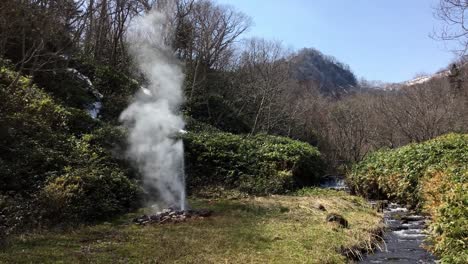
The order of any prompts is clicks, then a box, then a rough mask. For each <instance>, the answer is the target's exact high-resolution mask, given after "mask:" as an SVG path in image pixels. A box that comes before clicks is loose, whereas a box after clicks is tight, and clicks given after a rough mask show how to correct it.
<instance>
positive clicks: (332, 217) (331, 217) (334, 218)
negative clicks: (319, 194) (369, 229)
mask: <svg viewBox="0 0 468 264" xmlns="http://www.w3.org/2000/svg"><path fill="white" fill-rule="evenodd" d="M326 220H327V222H335V223H337V224H338V225H339V226H340V227H344V228H348V220H346V219H345V218H344V217H343V216H342V215H339V214H334V213H331V214H328V215H327V218H326Z"/></svg>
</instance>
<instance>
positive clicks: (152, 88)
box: [120, 10, 185, 210]
mask: <svg viewBox="0 0 468 264" xmlns="http://www.w3.org/2000/svg"><path fill="white" fill-rule="evenodd" d="M167 21H168V18H167V16H166V15H165V14H163V13H162V12H159V11H156V10H154V11H151V12H150V13H148V14H146V15H145V16H143V17H140V18H137V19H135V20H134V21H133V22H132V24H131V26H130V28H129V32H130V33H129V37H128V42H129V48H130V51H131V53H132V55H133V56H134V58H135V61H136V62H137V64H138V66H139V68H140V70H141V72H142V73H143V74H144V75H145V77H146V79H147V82H148V85H147V87H144V89H142V90H143V91H145V92H140V93H139V94H138V95H137V96H136V99H135V101H134V102H133V103H132V104H131V105H130V106H129V107H128V108H127V109H125V111H124V112H123V113H122V114H121V116H120V119H121V120H122V121H124V122H125V124H127V125H128V126H129V128H130V133H129V138H128V140H129V145H130V146H129V150H128V151H129V152H128V153H129V155H130V158H131V159H133V160H134V161H136V163H137V164H138V167H139V169H140V171H141V173H142V174H143V176H144V185H145V189H146V190H147V192H149V193H150V194H151V195H153V198H154V201H152V202H155V203H156V207H157V208H156V209H158V210H160V209H161V208H164V207H168V206H172V207H175V208H177V209H181V210H184V209H185V175H184V149H183V143H182V140H180V139H178V138H177V136H178V134H179V131H181V130H183V128H184V121H183V119H182V117H181V115H180V113H179V107H180V105H181V103H182V102H183V91H182V84H183V81H184V75H183V73H182V69H181V67H180V65H179V63H178V62H177V60H176V59H175V57H174V55H173V52H172V50H171V48H170V47H169V46H168V45H167V44H166V43H165V38H167V36H168V35H169V34H170V32H169V31H170V28H169V26H168V23H167Z"/></svg>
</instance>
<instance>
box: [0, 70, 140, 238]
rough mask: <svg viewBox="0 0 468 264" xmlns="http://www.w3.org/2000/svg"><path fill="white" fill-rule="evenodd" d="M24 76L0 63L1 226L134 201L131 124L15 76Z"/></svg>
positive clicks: (105, 212) (88, 213)
mask: <svg viewBox="0 0 468 264" xmlns="http://www.w3.org/2000/svg"><path fill="white" fill-rule="evenodd" d="M16 76H17V73H16V72H14V71H13V70H11V69H9V68H7V67H1V68H0V97H1V98H2V103H1V104H0V232H3V233H5V234H7V233H10V232H14V231H15V229H16V227H17V226H20V227H21V228H22V229H25V228H26V227H29V226H38V225H42V224H44V223H49V222H57V220H59V219H62V220H80V221H93V220H96V219H103V218H105V217H109V216H112V215H114V214H117V213H120V212H124V211H128V210H130V209H132V208H134V207H135V206H136V203H138V202H139V199H138V193H139V188H138V187H137V185H136V183H135V178H136V173H134V172H133V171H132V170H131V169H130V166H128V164H127V163H126V161H125V160H124V157H123V156H122V155H123V154H122V153H123V146H124V139H125V133H124V131H123V130H122V129H120V128H118V127H115V126H112V125H109V124H107V123H104V122H102V121H99V120H93V119H92V118H90V117H89V116H88V115H87V113H86V112H85V111H83V110H80V109H77V108H72V107H67V106H64V105H62V104H60V103H59V102H62V103H63V100H56V98H54V97H53V94H52V95H51V94H48V93H46V92H45V90H43V89H42V88H40V87H38V86H37V85H35V84H34V83H33V82H32V81H31V79H30V77H27V76H21V77H20V78H19V79H18V81H17V82H16V83H13V81H14V80H15V78H16ZM2 230H3V231H2Z"/></svg>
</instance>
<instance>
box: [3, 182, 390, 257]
mask: <svg viewBox="0 0 468 264" xmlns="http://www.w3.org/2000/svg"><path fill="white" fill-rule="evenodd" d="M300 194H301V195H297V196H270V197H255V198H254V197H251V198H241V199H229V200H228V199H214V200H209V199H203V200H202V199H193V200H191V201H190V202H191V204H192V205H193V206H194V207H195V208H209V209H212V210H214V212H215V213H214V215H213V216H212V217H209V218H206V219H197V220H190V221H187V222H184V223H180V224H165V225H148V226H138V225H134V224H132V223H131V219H132V218H133V217H134V216H136V215H138V214H141V212H138V213H135V214H129V215H126V216H124V217H122V218H120V219H116V220H115V221H112V222H109V223H101V224H97V225H93V226H84V227H80V228H73V229H69V230H56V231H43V232H39V231H38V232H34V233H28V234H23V235H20V236H16V237H13V238H12V239H11V240H10V241H9V243H8V244H7V245H6V246H5V247H4V248H2V249H1V250H0V263H346V262H347V260H346V258H345V257H344V256H343V255H342V252H343V251H345V250H346V249H350V248H356V247H368V246H369V244H370V243H371V240H372V237H373V235H374V234H375V232H376V230H379V228H380V227H381V216H380V215H379V214H378V213H376V212H375V211H374V210H372V209H371V208H369V206H368V205H367V203H366V202H365V201H364V200H363V199H361V198H358V197H353V196H350V195H347V194H345V193H343V192H336V191H326V190H318V189H317V190H308V191H303V192H301V193H300ZM319 205H323V206H324V207H325V208H326V210H327V211H321V210H319V209H318V206H319ZM329 212H335V213H339V214H342V215H343V216H344V217H345V218H346V219H347V220H348V221H349V228H340V227H338V226H337V225H335V224H333V223H327V222H326V221H325V218H326V215H327V213H329Z"/></svg>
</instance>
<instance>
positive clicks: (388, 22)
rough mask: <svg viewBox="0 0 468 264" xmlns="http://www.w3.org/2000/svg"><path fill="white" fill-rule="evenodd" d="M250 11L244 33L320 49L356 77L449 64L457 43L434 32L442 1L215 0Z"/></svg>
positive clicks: (400, 77)
mask: <svg viewBox="0 0 468 264" xmlns="http://www.w3.org/2000/svg"><path fill="white" fill-rule="evenodd" d="M217 2H218V3H220V4H227V5H231V6H233V7H234V8H235V9H237V10H238V11H241V12H243V13H245V14H246V15H248V16H250V17H251V18H252V20H253V25H252V27H251V28H250V30H249V31H248V32H247V33H246V34H244V37H246V38H248V37H254V36H255V37H262V38H265V39H268V40H277V41H281V42H282V43H283V44H284V45H285V47H287V48H292V49H294V50H298V49H301V48H304V47H307V48H316V49H318V50H320V51H321V52H322V53H324V54H326V55H332V56H334V57H335V58H337V59H338V60H339V61H341V62H343V63H346V64H348V65H349V66H350V67H351V69H352V70H353V72H354V73H355V75H356V76H357V77H358V78H361V77H364V78H366V79H368V80H379V81H384V82H402V81H406V80H410V79H412V78H413V77H415V75H417V74H422V73H425V74H432V73H435V72H436V71H438V70H440V69H442V68H444V67H446V66H447V65H448V64H449V63H450V62H451V61H452V60H453V59H454V58H455V55H454V54H453V53H452V52H451V51H450V50H451V49H453V45H454V43H444V42H441V41H437V40H434V39H433V38H431V37H430V35H431V33H433V32H434V30H437V29H438V28H440V26H441V22H440V21H438V20H437V19H435V18H434V8H435V7H436V6H437V3H438V0H390V1H389V0H217Z"/></svg>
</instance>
